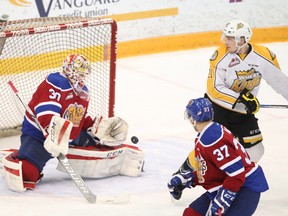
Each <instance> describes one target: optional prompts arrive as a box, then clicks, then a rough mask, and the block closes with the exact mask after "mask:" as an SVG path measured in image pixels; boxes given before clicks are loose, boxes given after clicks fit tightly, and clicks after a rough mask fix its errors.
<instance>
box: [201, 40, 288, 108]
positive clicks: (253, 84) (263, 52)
mask: <svg viewBox="0 0 288 216" xmlns="http://www.w3.org/2000/svg"><path fill="white" fill-rule="evenodd" d="M249 45H250V48H251V50H250V52H249V53H248V54H236V53H229V52H227V50H226V47H225V46H222V47H220V48H218V49H217V50H216V51H215V52H214V53H213V55H212V57H211V58H210V69H209V75H208V79H207V92H206V93H207V95H208V96H209V98H210V99H211V100H212V101H213V102H215V103H216V104H218V105H220V106H222V107H224V108H226V109H229V110H232V106H233V104H234V103H235V102H236V100H237V98H238V97H239V93H240V92H241V91H242V90H243V89H245V88H247V89H248V90H250V92H251V93H252V94H253V95H255V96H257V94H258V91H259V87H260V83H261V79H262V78H263V79H264V80H265V81H266V82H267V83H268V84H269V85H270V86H271V87H272V88H273V89H274V90H275V91H276V92H277V93H279V94H281V95H282V96H283V97H284V98H285V99H286V100H287V101H288V76H287V74H285V73H283V72H282V71H281V70H280V67H279V64H278V61H277V58H276V55H275V54H274V53H273V52H271V51H270V50H269V49H268V48H267V47H264V46H261V45H256V44H249ZM233 111H236V112H239V113H246V111H245V107H244V105H243V104H239V103H237V105H236V107H235V108H234V109H233Z"/></svg>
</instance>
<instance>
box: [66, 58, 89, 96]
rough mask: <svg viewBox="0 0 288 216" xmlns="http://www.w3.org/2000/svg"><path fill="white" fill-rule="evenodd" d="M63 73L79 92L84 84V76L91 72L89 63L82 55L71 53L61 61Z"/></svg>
mask: <svg viewBox="0 0 288 216" xmlns="http://www.w3.org/2000/svg"><path fill="white" fill-rule="evenodd" d="M63 73H64V74H65V76H66V77H67V78H68V79H69V81H70V83H71V84H72V86H73V88H74V89H75V91H76V92H78V93H79V92H81V90H82V88H83V86H84V85H85V83H84V81H85V78H86V76H87V75H89V74H90V73H91V65H90V63H89V62H88V60H87V59H86V58H85V57H84V56H83V55H80V54H71V55H69V56H67V57H66V59H65V60H64V62H63Z"/></svg>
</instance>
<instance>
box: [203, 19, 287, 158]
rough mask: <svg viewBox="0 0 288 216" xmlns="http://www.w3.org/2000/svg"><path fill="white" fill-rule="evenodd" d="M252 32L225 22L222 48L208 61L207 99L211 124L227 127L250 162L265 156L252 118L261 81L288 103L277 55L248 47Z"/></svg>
mask: <svg viewBox="0 0 288 216" xmlns="http://www.w3.org/2000/svg"><path fill="white" fill-rule="evenodd" d="M251 37H252V30H251V28H250V27H249V24H248V23H246V22H244V21H242V20H232V21H230V22H228V23H227V24H226V26H225V28H224V30H223V34H222V37H221V40H222V42H223V43H224V45H223V46H221V47H219V48H218V49H217V50H215V52H214V54H213V55H212V57H211V58H210V69H209V75H208V79H207V92H206V96H207V97H208V98H209V99H210V100H211V102H212V104H213V109H214V112H215V115H214V121H216V122H218V123H220V124H222V125H224V126H225V127H227V128H228V129H229V130H230V131H232V133H233V134H234V135H235V136H236V137H237V138H238V139H239V141H240V143H241V144H242V145H243V146H244V147H245V148H246V150H247V152H248V154H249V155H250V158H251V160H252V161H254V162H257V161H259V160H260V158H261V157H262V156H263V154H264V146H263V144H262V140H263V137H262V134H261V131H260V129H259V126H258V123H257V121H258V119H257V118H256V117H255V116H254V114H255V113H256V112H257V111H258V110H259V107H260V104H259V101H258V100H257V98H256V96H257V94H258V92H259V87H260V83H261V80H262V79H264V80H265V81H266V82H267V83H268V84H269V85H270V86H271V87H272V88H273V89H274V90H275V91H276V92H277V93H279V94H281V95H282V96H283V97H284V98H285V99H287V100H288V77H287V75H286V74H285V73H283V72H282V71H281V70H280V67H279V64H278V61H277V58H276V55H275V54H274V53H273V52H272V51H270V50H269V49H268V48H267V47H265V46H261V45H257V44H252V43H249V41H250V39H251Z"/></svg>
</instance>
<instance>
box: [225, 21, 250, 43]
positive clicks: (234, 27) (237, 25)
mask: <svg viewBox="0 0 288 216" xmlns="http://www.w3.org/2000/svg"><path fill="white" fill-rule="evenodd" d="M225 37H234V38H235V42H236V46H237V47H238V48H241V47H243V46H244V45H245V44H247V43H248V42H249V41H250V39H251V37H252V29H251V28H250V26H249V24H248V23H247V22H244V21H243V20H231V21H230V22H228V23H227V24H226V26H225V28H224V29H223V33H222V36H221V41H222V42H223V41H225ZM241 37H244V39H245V43H244V45H242V46H240V45H238V43H239V42H240V41H241Z"/></svg>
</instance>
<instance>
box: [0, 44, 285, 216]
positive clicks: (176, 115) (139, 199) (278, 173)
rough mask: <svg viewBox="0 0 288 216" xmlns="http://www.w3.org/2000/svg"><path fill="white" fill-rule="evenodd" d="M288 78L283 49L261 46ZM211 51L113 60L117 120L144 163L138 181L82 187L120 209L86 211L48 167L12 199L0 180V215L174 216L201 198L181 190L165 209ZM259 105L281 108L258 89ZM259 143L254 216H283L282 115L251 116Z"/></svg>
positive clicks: (12, 140) (13, 140)
mask: <svg viewBox="0 0 288 216" xmlns="http://www.w3.org/2000/svg"><path fill="white" fill-rule="evenodd" d="M266 45H267V46H268V47H269V48H270V49H271V50H272V51H274V52H275V53H276V54H277V56H278V61H279V63H280V65H281V67H282V70H283V71H285V72H286V73H288V63H287V50H288V43H271V44H266ZM213 51H214V48H213V47H212V48H205V49H197V50H190V51H180V52H173V53H162V54H155V55H147V56H139V57H133V58H126V59H119V60H118V62H117V82H116V83H117V86H116V92H117V93H116V108H115V111H116V115H118V116H120V117H123V118H124V119H125V120H126V121H127V122H128V123H129V125H130V128H129V137H131V136H137V137H138V138H139V140H140V141H139V143H138V144H137V145H138V146H139V147H140V148H141V149H143V151H144V152H145V155H146V162H145V172H143V173H142V175H141V177H138V178H130V177H125V176H117V177H111V178H105V179H98V180H91V179H85V182H86V183H87V185H88V187H89V188H90V189H91V190H92V191H93V192H94V193H95V194H99V195H109V194H130V195H131V201H130V202H129V203H126V204H118V205H117V204H90V203H88V202H87V201H86V200H85V199H84V198H83V197H82V195H81V193H80V192H79V191H78V189H77V188H76V187H75V185H74V183H73V182H72V181H71V180H70V179H69V176H68V175H66V174H65V173H60V172H58V171H57V170H55V167H56V164H57V160H56V159H54V160H51V161H49V162H48V164H47V166H46V167H45V169H44V178H43V180H42V181H41V182H40V183H39V184H38V185H37V188H36V189H35V190H34V191H27V192H25V193H15V192H11V191H9V190H8V189H7V187H6V182H5V181H4V179H3V178H2V177H0V212H1V213H0V214H1V215H9V216H14V215H15V216H39V215H41V216H46V215H47V216H51V215H59V216H66V215H67V216H78V215H81V216H82V215H83V216H84V215H89V216H92V215H98V216H119V215H121V216H122V215H123V216H164V215H165V216H176V215H182V211H183V209H184V208H185V207H186V206H188V205H189V204H190V202H191V201H192V200H194V199H195V198H197V197H198V196H199V195H200V194H201V193H203V192H204V190H203V189H202V188H200V187H198V188H195V189H191V190H185V192H184V194H183V197H182V199H181V200H180V201H178V202H176V203H172V202H171V200H170V196H169V193H168V190H167V188H166V183H167V181H168V179H169V177H170V175H171V174H172V173H173V172H174V171H176V170H177V169H178V167H179V166H180V165H181V164H182V162H183V161H184V159H185V158H186V156H187V154H188V153H189V152H190V150H191V149H192V148H193V141H194V138H195V135H196V133H195V132H194V131H193V128H192V127H191V125H190V124H189V123H188V122H187V121H184V109H185V105H186V104H187V102H188V101H189V100H190V99H191V98H196V97H201V96H203V93H204V91H205V88H206V77H207V73H208V68H209V58H210V56H211V55H212V53H213ZM259 100H260V102H261V103H263V104H264V103H265V104H277V103H279V104H287V101H286V100H285V99H284V98H282V96H280V95H278V94H276V93H275V92H274V90H273V89H271V88H270V87H269V86H268V85H267V84H266V83H265V82H263V83H262V87H261V89H260V93H259ZM257 117H258V118H259V124H260V128H261V130H262V133H263V135H264V145H265V148H266V150H265V155H264V157H263V158H262V160H261V161H260V165H261V166H262V167H263V169H264V171H265V173H266V176H267V179H268V181H269V185H270V190H269V191H268V192H266V193H264V194H263V195H262V197H261V201H260V204H259V207H258V210H257V212H256V214H255V215H256V216H270V215H279V216H280V215H281V216H282V215H283V216H285V215H288V207H287V206H288V184H287V182H288V175H287V173H288V166H287V159H286V158H287V152H288V151H287V150H288V147H287V136H286V135H285V134H286V133H287V124H288V110H287V109H261V110H260V112H259V113H258V114H257ZM18 145H19V136H14V137H9V138H2V139H0V148H5V147H17V146H18Z"/></svg>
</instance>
